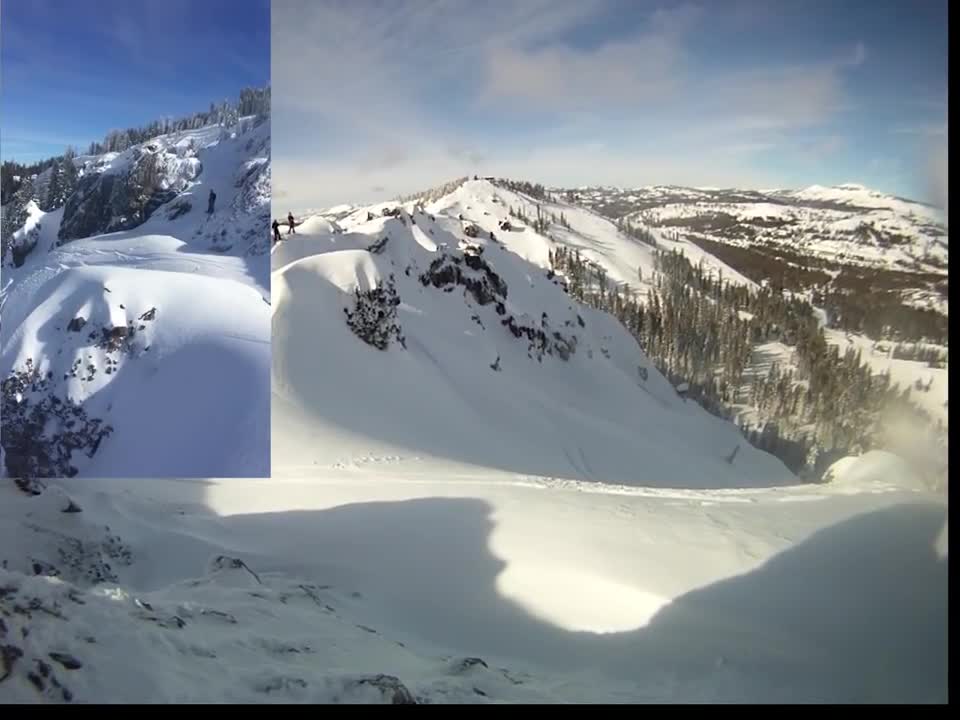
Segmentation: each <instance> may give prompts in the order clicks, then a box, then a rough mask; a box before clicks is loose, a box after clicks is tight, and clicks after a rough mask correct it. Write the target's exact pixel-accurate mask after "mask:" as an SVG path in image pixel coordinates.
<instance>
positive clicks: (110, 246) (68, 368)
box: [0, 0, 271, 479]
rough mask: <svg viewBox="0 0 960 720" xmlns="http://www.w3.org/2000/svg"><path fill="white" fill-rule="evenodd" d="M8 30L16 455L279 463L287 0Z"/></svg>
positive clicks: (114, 6) (3, 360)
mask: <svg viewBox="0 0 960 720" xmlns="http://www.w3.org/2000/svg"><path fill="white" fill-rule="evenodd" d="M0 30H2V38H0V41H2V42H0V46H2V105H3V116H2V125H0V134H2V146H0V159H2V271H0V272H2V283H0V308H2V325H0V377H2V397H3V407H2V430H0V438H2V442H0V445H2V462H0V472H2V473H3V474H4V475H5V476H7V477H11V478H17V479H21V478H23V479H29V478H56V477H59V478H62V477H74V476H77V477H84V476H86V477H127V478H134V477H151V478H156V477H265V476H268V475H269V473H270V271H269V249H270V199H271V198H270V194H271V168H270V3H269V0H230V1H229V2H227V1H226V0H204V2H200V3H196V2H190V1H188V0H171V1H170V2H164V3H156V2H152V1H147V0H97V2H90V1H89V0H84V1H82V2H77V0H44V1H43V2H30V3H25V2H14V3H9V2H8V3H4V4H3V7H2V22H0Z"/></svg>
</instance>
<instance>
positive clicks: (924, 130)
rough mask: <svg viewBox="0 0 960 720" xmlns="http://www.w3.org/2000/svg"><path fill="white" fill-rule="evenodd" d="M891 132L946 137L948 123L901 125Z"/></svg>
mask: <svg viewBox="0 0 960 720" xmlns="http://www.w3.org/2000/svg"><path fill="white" fill-rule="evenodd" d="M891 132H893V133H895V134H897V135H920V136H922V137H932V138H936V137H946V135H947V124H946V123H943V124H942V125H937V124H936V123H933V124H926V125H901V126H899V127H896V128H894V129H893V130H892V131H891Z"/></svg>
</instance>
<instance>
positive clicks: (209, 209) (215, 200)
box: [207, 188, 217, 215]
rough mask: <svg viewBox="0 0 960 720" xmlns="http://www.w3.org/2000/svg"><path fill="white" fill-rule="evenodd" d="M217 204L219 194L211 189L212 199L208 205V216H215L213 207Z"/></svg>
mask: <svg viewBox="0 0 960 720" xmlns="http://www.w3.org/2000/svg"><path fill="white" fill-rule="evenodd" d="M216 202H217V194H216V193H215V192H214V191H213V188H210V198H209V201H208V205H207V215H213V206H214V205H215V204H216Z"/></svg>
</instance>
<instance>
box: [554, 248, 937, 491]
mask: <svg viewBox="0 0 960 720" xmlns="http://www.w3.org/2000/svg"><path fill="white" fill-rule="evenodd" d="M550 262H551V266H552V268H553V270H554V271H555V272H557V273H561V274H562V275H563V276H564V277H565V278H566V280H567V288H568V292H569V293H570V294H571V295H572V296H573V297H575V298H576V299H578V300H579V301H581V302H584V303H585V304H588V305H590V306H592V307H595V308H597V309H599V310H603V311H605V312H609V313H611V314H612V315H614V316H615V317H616V318H617V319H618V320H619V321H620V322H621V323H622V324H623V326H624V327H625V328H626V329H627V330H628V331H629V332H630V333H631V334H632V335H633V336H634V337H635V338H636V339H637V341H638V343H639V344H640V346H641V347H642V348H643V350H644V351H645V352H646V354H647V355H648V357H649V358H650V360H651V361H652V362H653V363H654V365H655V366H656V367H657V369H658V370H659V371H660V372H661V373H663V374H664V375H665V376H666V377H667V379H668V380H670V381H671V382H672V383H674V384H678V383H680V382H684V383H687V384H688V386H689V390H688V394H689V396H690V397H691V398H693V399H695V400H696V401H697V402H699V403H700V404H701V405H703V407H704V408H706V409H707V410H708V411H709V412H711V413H713V414H715V415H717V416H720V417H724V418H727V419H733V409H732V406H733V405H735V404H739V405H748V406H750V407H752V408H753V409H754V410H755V411H756V415H757V416H758V418H759V423H758V425H757V426H754V427H746V426H744V427H742V428H741V429H742V431H743V433H744V436H745V438H746V439H747V440H748V441H749V442H750V443H751V444H753V445H754V446H756V447H759V448H761V449H763V450H766V451H768V452H770V453H772V454H774V455H776V456H777V457H779V458H780V459H781V460H782V461H783V462H784V464H786V465H787V466H788V467H789V468H790V469H791V470H793V471H794V472H801V471H804V470H811V471H815V472H819V471H820V470H822V467H823V464H824V462H825V461H829V460H830V459H832V458H834V457H837V456H840V455H846V454H858V453H861V452H864V451H866V450H869V449H872V448H875V447H882V446H884V444H885V443H886V442H887V441H888V440H889V438H888V437H887V436H886V434H885V433H886V428H885V425H884V419H885V418H886V417H887V416H888V414H889V413H890V412H891V410H892V409H896V412H898V413H900V414H901V415H902V414H903V413H908V414H909V416H912V417H915V418H916V419H918V420H920V421H922V422H924V423H928V422H929V417H927V416H926V414H925V413H923V412H922V411H921V410H919V409H918V408H917V407H916V406H915V405H914V404H913V403H912V402H911V401H910V393H911V388H906V389H901V388H900V387H899V386H897V385H895V384H893V383H892V382H891V379H890V376H889V373H881V374H876V375H875V374H873V373H872V372H871V369H870V367H869V366H868V365H867V364H866V363H864V362H863V360H862V357H861V353H860V351H859V350H855V349H853V348H848V349H847V351H846V352H845V353H844V354H843V355H841V354H840V352H839V349H838V348H837V346H835V345H830V344H829V343H827V341H826V338H825V336H824V333H823V330H822V328H821V327H820V323H819V322H818V320H817V317H816V315H815V314H814V309H813V306H812V305H810V303H809V302H807V301H805V300H804V299H802V298H799V297H796V296H792V295H789V294H785V293H783V292H782V290H780V289H779V288H773V287H760V288H756V289H754V288H750V287H748V286H745V285H736V284H733V283H730V282H729V281H728V280H724V278H723V276H722V272H721V273H719V274H718V275H717V276H713V275H712V274H710V273H709V272H707V271H706V270H705V268H704V265H703V263H702V262H701V263H700V264H698V265H693V264H692V263H691V262H690V261H689V259H687V258H686V256H685V255H684V254H683V253H682V252H680V251H676V250H674V251H670V252H667V251H664V250H657V251H656V252H655V272H654V277H653V278H650V280H651V281H652V286H651V287H650V288H649V289H648V291H647V296H646V300H645V301H642V300H641V297H640V296H639V295H638V294H637V293H636V292H635V291H634V290H632V289H631V288H629V287H621V286H618V285H616V284H613V283H611V282H610V281H609V280H608V278H607V277H606V273H605V271H604V269H603V268H602V267H601V266H599V265H597V264H596V263H593V262H590V261H588V260H586V259H585V258H583V257H582V256H581V255H580V253H579V251H576V250H574V251H571V250H569V249H567V248H562V247H561V248H557V249H556V250H554V251H552V252H551V254H550ZM638 276H639V279H640V280H641V281H642V280H643V273H642V269H640V270H639V271H638ZM771 341H778V342H780V343H782V344H783V345H786V346H788V347H790V348H791V349H792V355H793V357H792V360H793V363H792V364H793V365H795V367H796V369H795V370H793V369H784V368H782V367H781V365H780V363H778V362H772V363H771V364H770V367H769V370H768V371H767V373H766V375H762V374H760V375H757V374H754V375H751V376H749V377H748V376H747V375H746V371H747V369H748V367H750V365H751V361H752V360H753V355H754V351H755V347H756V346H757V345H760V344H762V343H766V342H771Z"/></svg>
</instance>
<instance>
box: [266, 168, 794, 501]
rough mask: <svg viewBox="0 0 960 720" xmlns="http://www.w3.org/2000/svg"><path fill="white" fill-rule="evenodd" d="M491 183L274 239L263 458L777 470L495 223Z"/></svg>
mask: <svg viewBox="0 0 960 720" xmlns="http://www.w3.org/2000/svg"><path fill="white" fill-rule="evenodd" d="M499 192H500V191H499V190H498V189H497V188H495V187H494V186H493V185H491V184H490V183H488V182H486V181H477V182H468V183H466V184H464V185H462V186H461V187H460V188H459V189H457V190H455V191H454V192H453V193H451V194H449V195H446V196H444V197H443V198H440V199H438V200H436V201H435V202H432V203H426V204H425V205H424V206H423V207H420V206H419V205H418V203H417V202H415V201H411V202H408V203H405V204H404V205H402V206H401V205H398V204H397V203H387V204H378V205H375V206H371V207H369V208H361V209H358V210H355V211H354V212H352V213H351V214H349V215H346V216H342V217H341V218H340V219H339V220H329V219H326V218H322V217H313V218H309V219H307V220H306V221H305V222H304V224H303V225H301V226H300V227H298V228H297V232H296V235H290V236H287V237H285V239H284V240H283V241H282V242H281V243H279V244H278V245H277V246H276V247H275V248H274V250H273V256H272V263H273V270H274V274H273V292H274V315H273V343H274V344H273V373H274V381H273V392H274V398H273V403H272V413H273V427H274V433H273V437H274V445H273V447H274V463H275V469H277V468H278V467H279V469H280V470H281V471H282V469H283V468H284V467H289V466H290V465H291V464H293V465H295V466H297V467H301V468H313V467H315V465H316V464H317V463H322V464H323V465H324V466H335V465H337V464H339V463H341V462H342V463H347V464H350V463H353V462H355V461H356V460H357V459H358V458H361V457H367V456H369V457H402V458H405V459H407V460H410V461H411V462H413V463H414V465H413V467H422V466H431V467H441V466H442V467H445V468H447V469H449V468H451V467H459V468H460V470H459V472H464V471H469V470H468V469H469V468H476V467H483V468H493V467H495V468H499V469H500V470H504V471H507V472H510V473H522V474H528V475H533V476H538V477H542V476H549V477H572V478H577V479H581V480H587V481H589V480H594V479H602V480H603V481H606V482H616V483H622V484H626V485H654V486H657V485H659V486H668V487H729V486H738V485H743V484H747V485H770V484H776V483H780V482H785V481H788V480H789V478H790V473H789V472H788V471H786V469H785V468H784V467H783V466H782V465H781V464H780V463H779V462H778V461H777V460H775V459H774V458H772V457H770V456H769V455H767V454H765V453H761V452H757V451H755V450H754V449H753V448H749V447H747V446H746V443H745V441H744V439H743V437H742V435H741V434H740V432H739V430H738V429H737V428H736V427H735V426H734V425H733V424H732V423H730V422H726V421H723V420H720V419H718V418H715V417H713V416H711V415H709V414H708V413H706V412H704V411H703V410H702V409H701V408H700V407H699V406H697V405H696V403H692V402H686V401H685V400H684V399H683V398H682V397H680V396H679V395H678V393H677V391H676V390H675V389H674V387H672V386H671V385H670V383H668V382H667V381H666V380H665V379H664V378H663V376H662V375H661V374H660V373H659V372H658V371H657V370H656V368H654V367H653V366H652V363H651V362H650V361H649V359H648V358H647V357H646V356H645V355H644V353H643V351H642V350H641V349H640V347H639V346H638V344H637V342H636V340H634V338H632V337H631V336H630V335H629V334H628V333H627V332H626V331H625V329H624V328H623V327H622V326H621V325H620V324H619V323H618V322H617V321H616V320H615V319H614V318H612V317H611V316H609V315H607V314H606V313H600V312H597V311H595V310H593V309H592V308H589V307H586V306H584V305H581V304H580V303H578V302H576V301H575V300H574V299H573V298H571V297H570V296H569V295H568V294H567V292H565V290H564V289H563V288H562V287H561V284H562V283H561V280H560V279H559V278H556V277H552V275H553V273H552V272H550V270H549V266H548V254H549V251H550V249H551V245H552V243H551V241H549V240H548V239H547V238H545V237H544V236H542V235H540V234H538V233H534V232H531V231H527V230H524V229H521V228H520V227H519V226H518V227H517V228H516V229H513V230H504V229H502V227H501V225H502V223H503V222H504V221H506V220H507V219H508V210H507V204H506V200H505V199H498V198H499V197H500V196H499ZM488 206H489V207H492V208H493V210H487V209H486V208H487V207H488ZM461 217H462V218H463V219H460V218H461ZM584 217H585V218H586V217H587V214H586V213H585V214H584ZM590 217H591V218H592V219H594V221H595V222H596V223H598V232H599V231H600V230H602V229H606V228H610V223H609V222H608V221H606V220H604V219H602V218H600V217H598V216H594V215H592V214H590ZM611 229H612V228H611ZM583 232H584V234H583V235H581V236H580V237H581V238H583V241H584V242H590V241H591V240H596V237H593V236H591V235H590V234H589V232H590V231H589V228H584V229H583ZM471 236H473V237H471ZM621 239H622V240H623V244H624V247H622V248H619V249H617V248H609V249H604V248H602V246H601V245H600V244H599V243H598V244H597V251H598V252H609V254H610V257H611V259H615V260H616V261H617V262H621V263H623V272H624V275H626V274H627V273H628V272H629V275H630V276H631V277H635V276H636V269H635V268H636V263H637V261H638V260H639V261H641V262H644V263H649V262H650V258H649V252H648V249H645V248H643V247H640V246H639V243H636V242H633V241H631V240H630V239H629V238H626V237H625V236H623V237H622V238H621ZM628 250H633V252H632V253H631V252H628ZM628 268H630V269H629V270H628ZM358 293H359V295H358ZM351 324H353V325H354V327H355V330H352V329H351V327H350V326H351ZM365 340H366V342H365ZM368 342H369V343H370V344H368ZM360 378H362V379H363V380H362V381H361V380H360ZM332 379H336V380H332ZM738 445H740V446H742V447H741V450H740V454H739V455H738V457H737V460H736V462H735V463H733V464H731V463H728V462H726V461H725V458H726V457H727V456H729V455H730V453H731V452H733V450H734V448H736V447H737V446H738ZM671 447H672V448H674V450H673V451H672V452H666V453H665V450H666V448H671ZM493 448H496V451H493ZM278 462H279V463H281V464H280V465H279V466H277V465H276V463H278Z"/></svg>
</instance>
